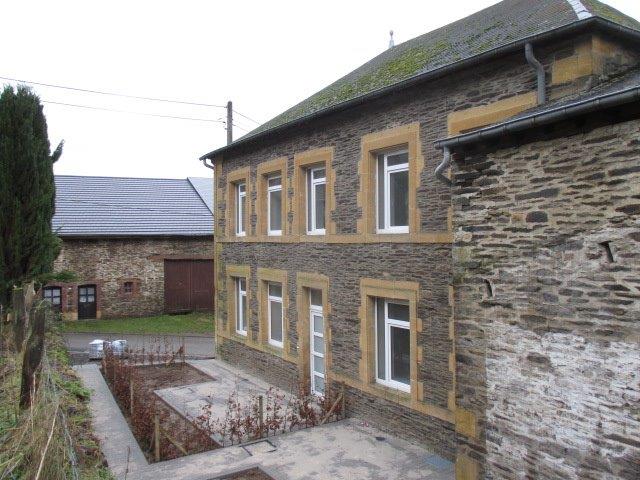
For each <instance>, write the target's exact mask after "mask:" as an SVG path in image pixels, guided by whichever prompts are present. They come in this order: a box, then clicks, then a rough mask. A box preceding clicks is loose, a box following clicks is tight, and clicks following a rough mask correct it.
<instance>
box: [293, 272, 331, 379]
mask: <svg viewBox="0 0 640 480" xmlns="http://www.w3.org/2000/svg"><path fill="white" fill-rule="evenodd" d="M312 289H313V290H317V291H319V292H321V293H322V315H323V317H324V325H323V337H324V383H325V385H329V383H330V381H331V348H330V345H331V327H330V325H331V323H330V321H331V319H330V315H331V304H330V303H329V277H327V276H326V275H321V274H318V273H310V272H298V273H297V274H296V313H297V317H298V318H297V325H296V327H297V332H298V352H299V355H298V372H299V378H300V379H301V380H302V381H303V382H304V385H305V386H308V387H311V381H312V379H311V348H310V347H311V345H310V344H311V328H312V325H311V315H310V311H311V298H310V291H311V290H312Z"/></svg>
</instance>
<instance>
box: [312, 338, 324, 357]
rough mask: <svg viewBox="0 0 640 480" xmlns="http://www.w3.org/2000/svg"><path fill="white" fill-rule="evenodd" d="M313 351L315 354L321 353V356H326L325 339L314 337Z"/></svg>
mask: <svg viewBox="0 0 640 480" xmlns="http://www.w3.org/2000/svg"><path fill="white" fill-rule="evenodd" d="M313 351H314V352H315V353H320V354H322V355H324V338H322V337H316V336H315V335H314V337H313Z"/></svg>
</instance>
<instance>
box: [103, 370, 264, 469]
mask: <svg viewBox="0 0 640 480" xmlns="http://www.w3.org/2000/svg"><path fill="white" fill-rule="evenodd" d="M116 362H117V360H116ZM102 373H103V375H104V377H105V379H106V380H107V384H108V385H109V388H110V390H111V392H112V394H113V396H114V398H115V399H116V401H117V403H118V405H119V407H120V410H121V411H122V413H123V414H124V416H125V418H126V420H127V422H128V423H129V426H130V427H131V431H132V432H133V435H134V437H135V438H136V440H137V441H138V445H140V448H141V449H142V451H143V453H144V454H145V456H146V457H147V460H148V461H149V462H155V461H157V460H156V452H155V432H156V428H155V422H156V418H157V420H158V423H159V425H160V432H161V433H160V452H159V453H160V461H164V460H171V459H174V458H178V457H182V456H185V454H187V455H192V454H194V453H200V452H204V451H207V450H213V449H216V448H220V446H219V445H218V444H217V443H216V442H214V441H213V440H212V439H211V438H210V437H209V436H208V435H207V434H206V433H205V432H203V431H202V430H201V429H199V428H197V427H196V426H195V425H194V424H193V423H192V422H190V421H188V420H187V419H186V418H184V417H183V416H182V415H180V414H179V413H178V412H176V411H175V410H174V409H173V408H171V407H170V406H169V405H167V404H166V403H165V402H163V401H162V400H161V399H160V398H159V397H158V396H157V395H156V394H155V393H154V391H155V390H159V389H162V388H169V387H179V386H184V385H192V384H197V383H204V382H211V381H212V380H214V379H213V378H211V377H210V376H208V375H206V374H204V373H203V372H201V371H200V370H198V369H196V368H194V367H192V366H191V365H189V364H187V363H181V362H180V363H174V364H169V365H166V364H155V365H123V364H117V363H115V362H114V363H113V364H107V367H106V373H105V368H104V367H103V368H102ZM132 388H133V395H132V394H131V389H132ZM132 398H133V413H132V410H131V399H132ZM238 478H242V477H238ZM247 478H252V477H247ZM256 478H257V479H259V478H260V477H256Z"/></svg>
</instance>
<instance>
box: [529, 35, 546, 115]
mask: <svg viewBox="0 0 640 480" xmlns="http://www.w3.org/2000/svg"><path fill="white" fill-rule="evenodd" d="M524 56H525V58H526V59H527V62H528V63H529V65H531V66H532V67H533V68H534V70H535V71H536V73H537V75H538V105H542V104H543V103H545V102H546V101H547V94H546V87H545V83H546V80H545V74H544V67H543V66H542V64H541V63H540V62H539V61H538V59H537V58H536V57H535V56H534V55H533V47H532V46H531V44H530V43H526V44H525V46H524Z"/></svg>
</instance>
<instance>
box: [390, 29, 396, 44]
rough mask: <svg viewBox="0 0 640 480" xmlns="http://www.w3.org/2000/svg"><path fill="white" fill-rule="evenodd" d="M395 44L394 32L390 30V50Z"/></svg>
mask: <svg viewBox="0 0 640 480" xmlns="http://www.w3.org/2000/svg"><path fill="white" fill-rule="evenodd" d="M394 45H395V43H393V30H389V48H393V47H394Z"/></svg>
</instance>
